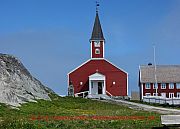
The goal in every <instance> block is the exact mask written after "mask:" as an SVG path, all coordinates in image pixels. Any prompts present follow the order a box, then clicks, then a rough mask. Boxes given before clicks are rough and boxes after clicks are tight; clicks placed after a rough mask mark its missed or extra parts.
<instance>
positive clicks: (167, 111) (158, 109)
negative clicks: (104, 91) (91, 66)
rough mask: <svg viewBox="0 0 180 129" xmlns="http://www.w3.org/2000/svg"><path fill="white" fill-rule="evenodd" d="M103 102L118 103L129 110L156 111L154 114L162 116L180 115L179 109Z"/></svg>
mask: <svg viewBox="0 0 180 129" xmlns="http://www.w3.org/2000/svg"><path fill="white" fill-rule="evenodd" d="M102 101H106V102H110V103H116V104H120V105H126V106H128V107H129V108H132V109H136V110H145V111H154V112H158V113H160V114H178V115H180V110H178V109H170V108H161V107H155V106H149V105H146V104H139V103H134V102H129V101H125V100H102Z"/></svg>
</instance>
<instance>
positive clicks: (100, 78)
mask: <svg viewBox="0 0 180 129" xmlns="http://www.w3.org/2000/svg"><path fill="white" fill-rule="evenodd" d="M98 82H103V85H102V94H106V79H105V76H104V75H103V74H100V73H95V74H92V75H90V76H89V94H98V84H97V83H98ZM92 84H96V85H93V86H92ZM94 86H96V87H95V88H96V93H93V92H94V91H92V88H93V87H94Z"/></svg>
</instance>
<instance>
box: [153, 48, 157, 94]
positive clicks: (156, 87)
mask: <svg viewBox="0 0 180 129" xmlns="http://www.w3.org/2000/svg"><path fill="white" fill-rule="evenodd" d="M153 48H154V76H155V86H156V96H158V92H157V90H158V84H157V75H156V71H157V70H156V46H155V45H154V46H153Z"/></svg>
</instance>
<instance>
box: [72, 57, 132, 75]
mask: <svg viewBox="0 0 180 129" xmlns="http://www.w3.org/2000/svg"><path fill="white" fill-rule="evenodd" d="M91 60H105V61H107V62H108V63H110V64H111V65H113V66H114V67H116V68H117V69H119V70H121V71H123V72H124V73H126V74H128V73H127V72H126V71H125V70H123V69H121V68H119V67H117V66H116V65H115V64H113V63H111V62H110V61H108V60H107V59H105V58H92V59H88V60H87V61H85V62H84V63H82V64H81V65H80V66H78V67H76V68H75V69H73V70H71V71H70V72H69V73H68V74H70V73H72V72H74V71H75V70H77V69H78V68H80V67H82V66H83V65H85V64H86V63H88V62H89V61H91Z"/></svg>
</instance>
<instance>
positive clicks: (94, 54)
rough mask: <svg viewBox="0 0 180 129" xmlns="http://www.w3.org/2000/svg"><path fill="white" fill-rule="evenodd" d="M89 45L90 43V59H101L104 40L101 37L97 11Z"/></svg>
mask: <svg viewBox="0 0 180 129" xmlns="http://www.w3.org/2000/svg"><path fill="white" fill-rule="evenodd" d="M90 43H91V59H103V58H104V43H105V39H104V36H103V32H102V28H101V24H100V20H99V15H98V11H97V10H96V18H95V21H94V27H93V31H92V35H91V39H90Z"/></svg>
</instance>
